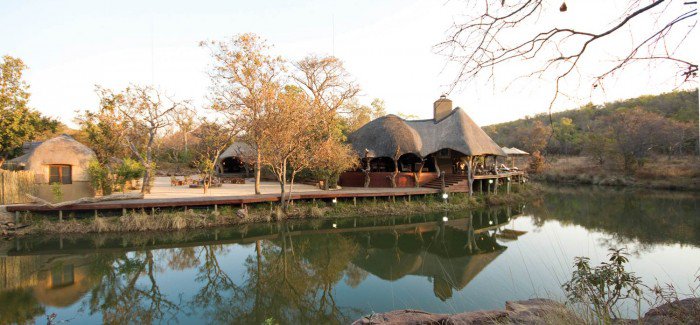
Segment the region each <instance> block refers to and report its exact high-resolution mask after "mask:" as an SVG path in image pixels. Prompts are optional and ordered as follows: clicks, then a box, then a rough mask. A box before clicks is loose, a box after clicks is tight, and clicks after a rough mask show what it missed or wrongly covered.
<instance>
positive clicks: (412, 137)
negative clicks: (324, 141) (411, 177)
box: [348, 95, 506, 158]
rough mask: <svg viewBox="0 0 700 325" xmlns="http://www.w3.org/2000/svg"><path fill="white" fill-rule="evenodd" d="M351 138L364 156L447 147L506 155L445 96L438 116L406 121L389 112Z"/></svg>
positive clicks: (424, 153) (417, 152)
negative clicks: (453, 107) (366, 154)
mask: <svg viewBox="0 0 700 325" xmlns="http://www.w3.org/2000/svg"><path fill="white" fill-rule="evenodd" d="M348 141H349V142H350V143H351V144H352V146H353V148H354V149H355V150H356V151H357V152H358V153H359V154H360V155H361V156H364V155H365V150H367V151H368V155H369V157H393V156H394V155H395V154H396V151H397V149H399V155H403V154H407V153H412V154H415V155H417V156H419V157H422V158H424V157H427V156H428V155H430V154H432V153H436V152H438V151H440V150H443V149H451V150H454V151H457V152H459V153H461V154H462V155H466V156H484V155H491V156H505V155H506V154H505V153H504V152H503V150H502V149H501V147H500V146H498V145H497V144H496V143H495V142H494V141H493V140H492V139H491V138H490V137H489V136H488V135H487V134H486V132H484V131H483V130H482V129H481V128H480V127H479V126H478V125H476V123H474V121H473V120H472V119H471V118H470V117H469V116H468V115H467V113H465V112H464V110H463V109H461V108H459V107H457V108H455V109H452V101H451V100H449V99H447V98H446V97H445V96H444V95H443V96H442V97H441V98H440V99H438V101H436V102H435V105H434V117H433V118H432V119H427V120H404V119H402V118H400V117H398V116H396V115H387V116H384V117H380V118H378V119H376V120H373V121H371V122H369V123H367V124H365V125H364V126H363V127H361V128H360V129H358V130H357V131H355V132H353V133H352V134H350V135H349V136H348Z"/></svg>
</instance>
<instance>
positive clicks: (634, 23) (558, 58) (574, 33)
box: [435, 0, 698, 109]
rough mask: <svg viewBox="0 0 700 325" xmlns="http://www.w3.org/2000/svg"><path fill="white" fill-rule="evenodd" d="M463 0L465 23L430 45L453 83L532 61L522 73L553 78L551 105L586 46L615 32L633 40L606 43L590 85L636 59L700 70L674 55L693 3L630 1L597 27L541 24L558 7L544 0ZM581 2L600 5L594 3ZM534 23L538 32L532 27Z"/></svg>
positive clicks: (691, 73)
mask: <svg viewBox="0 0 700 325" xmlns="http://www.w3.org/2000/svg"><path fill="white" fill-rule="evenodd" d="M466 3H467V4H469V5H471V6H470V8H469V9H468V11H469V12H470V13H471V12H474V13H476V14H475V15H472V16H471V17H470V18H467V19H466V21H462V22H456V23H455V24H454V25H453V26H452V27H451V28H450V29H449V31H448V37H447V39H446V40H445V41H443V42H441V43H439V44H437V45H436V46H435V49H436V51H437V52H438V53H441V54H443V55H446V56H447V57H448V59H449V60H450V61H451V62H455V63H456V64H457V66H458V67H459V68H458V72H457V75H456V77H455V79H454V82H453V84H452V89H454V87H455V86H457V85H458V84H459V83H460V82H463V81H471V80H474V79H476V78H477V77H479V76H482V75H486V76H488V77H489V78H492V77H493V71H494V69H495V68H497V67H501V66H505V65H506V64H509V63H516V62H517V63H520V62H524V61H525V62H537V63H539V64H541V65H540V66H539V67H538V68H535V69H533V71H531V72H530V73H529V74H526V76H528V77H533V76H534V77H543V76H545V74H546V76H550V75H551V76H553V77H554V80H555V82H554V95H553V97H552V100H551V103H550V109H551V107H552V105H553V103H554V101H555V100H556V99H557V97H558V96H559V95H560V94H562V92H561V90H560V87H559V86H560V82H561V81H562V80H564V79H565V78H566V77H568V76H569V75H571V74H572V73H573V72H577V71H576V69H577V67H578V65H579V63H580V62H581V59H582V58H583V57H584V56H591V55H596V54H595V53H591V51H595V50H596V47H598V48H599V47H601V46H602V45H603V42H601V40H603V39H613V38H615V37H618V38H619V37H622V38H623V39H624V40H625V41H627V42H630V41H631V42H632V44H633V45H632V46H631V47H630V48H625V47H624V46H622V45H621V44H620V42H618V44H620V46H616V47H615V48H605V50H606V53H609V57H604V58H602V57H601V58H600V59H601V60H600V62H599V63H597V65H598V66H600V67H604V68H603V69H602V70H601V71H602V72H600V73H596V74H595V75H594V76H593V77H592V80H591V81H592V87H594V88H595V87H599V86H602V82H603V80H604V79H605V78H607V77H609V76H611V75H612V74H613V73H615V72H617V71H620V70H621V69H623V68H625V67H626V66H628V65H630V64H632V63H635V62H638V61H649V60H655V61H657V62H668V63H671V64H674V65H676V66H677V68H678V72H679V75H680V76H681V77H682V78H683V80H684V81H687V80H689V79H691V78H695V77H696V76H697V69H698V66H697V63H695V62H694V61H693V60H692V59H691V58H686V57H682V54H681V53H679V48H680V47H681V46H682V45H683V44H684V43H685V42H687V40H688V36H689V34H690V33H691V32H692V31H693V30H694V28H695V24H696V23H697V21H696V18H695V16H696V14H697V2H696V1H686V2H683V1H671V0H668V1H667V0H653V1H639V0H628V1H627V5H626V6H623V7H626V9H624V10H622V11H621V12H620V13H619V15H618V16H617V17H618V18H616V19H614V20H613V21H611V22H610V24H607V25H605V26H601V27H600V28H599V29H598V30H579V29H575V28H571V27H566V26H561V27H560V26H556V27H553V28H542V27H540V28H538V25H537V24H538V23H539V21H538V20H539V19H540V18H541V16H542V15H544V14H547V15H550V14H553V13H552V12H556V11H555V10H556V9H555V10H550V9H553V8H552V7H551V6H547V2H546V1H544V0H520V1H514V0H481V1H476V0H474V1H467V2H466ZM581 3H582V4H581V5H588V6H598V5H599V3H597V2H581ZM557 6H558V4H557ZM567 10H570V9H568V8H567V6H566V5H565V4H563V5H562V6H561V7H560V8H559V11H567ZM571 10H573V9H571ZM555 14H560V13H558V12H557V13H555ZM532 29H535V32H530V31H531V30H532ZM649 30H650V31H649ZM597 55H600V54H597ZM536 66H537V65H536ZM514 77H515V76H514Z"/></svg>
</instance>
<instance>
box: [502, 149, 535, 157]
mask: <svg viewBox="0 0 700 325" xmlns="http://www.w3.org/2000/svg"><path fill="white" fill-rule="evenodd" d="M501 149H503V152H505V153H506V155H508V156H527V155H529V153H527V152H526V151H522V150H520V149H518V148H516V147H510V148H508V147H503V148H501Z"/></svg>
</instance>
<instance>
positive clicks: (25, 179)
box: [0, 170, 38, 205]
mask: <svg viewBox="0 0 700 325" xmlns="http://www.w3.org/2000/svg"><path fill="white" fill-rule="evenodd" d="M37 191H38V186H37V184H36V176H35V175H34V172H31V171H23V170H22V171H10V170H0V205H6V204H15V203H28V202H31V199H30V198H29V197H27V194H29V195H36V193H37Z"/></svg>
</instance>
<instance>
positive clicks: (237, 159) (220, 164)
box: [216, 141, 255, 176]
mask: <svg viewBox="0 0 700 325" xmlns="http://www.w3.org/2000/svg"><path fill="white" fill-rule="evenodd" d="M254 160H255V150H254V149H253V147H251V146H250V145H249V144H247V143H245V142H242V141H236V142H234V143H233V144H231V145H230V146H229V147H228V148H226V150H224V152H222V153H221V155H219V160H218V161H217V162H216V170H217V172H218V173H219V174H224V175H236V174H245V175H246V176H247V174H248V173H249V172H250V169H251V162H252V161H254Z"/></svg>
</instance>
